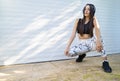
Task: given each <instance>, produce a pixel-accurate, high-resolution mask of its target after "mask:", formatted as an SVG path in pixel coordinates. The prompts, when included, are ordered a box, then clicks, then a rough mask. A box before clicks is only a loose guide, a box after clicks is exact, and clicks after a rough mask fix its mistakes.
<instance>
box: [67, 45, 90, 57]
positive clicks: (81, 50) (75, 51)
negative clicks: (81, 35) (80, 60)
mask: <svg viewBox="0 0 120 81" xmlns="http://www.w3.org/2000/svg"><path fill="white" fill-rule="evenodd" d="M88 51H89V49H88V46H87V45H85V44H84V43H83V44H81V43H80V44H79V45H77V46H73V47H72V48H71V49H70V51H69V56H71V57H73V56H77V55H83V54H85V53H87V52H88Z"/></svg>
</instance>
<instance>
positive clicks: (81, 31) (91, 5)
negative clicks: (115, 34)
mask: <svg viewBox="0 0 120 81" xmlns="http://www.w3.org/2000/svg"><path fill="white" fill-rule="evenodd" d="M87 5H89V6H90V21H89V22H90V23H89V30H90V35H91V37H92V36H93V27H94V25H93V17H94V14H95V10H96V9H95V6H94V5H93V4H86V6H87ZM86 6H85V7H84V8H83V18H82V19H79V22H78V25H77V26H78V27H77V31H78V32H79V33H80V35H81V36H82V35H83V28H84V23H85V16H84V13H85V8H86Z"/></svg>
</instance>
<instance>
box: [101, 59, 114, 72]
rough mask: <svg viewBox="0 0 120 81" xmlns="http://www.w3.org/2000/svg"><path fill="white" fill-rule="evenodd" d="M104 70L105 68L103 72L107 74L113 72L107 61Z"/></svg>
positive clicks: (104, 63)
mask: <svg viewBox="0 0 120 81" xmlns="http://www.w3.org/2000/svg"><path fill="white" fill-rule="evenodd" d="M102 68H103V70H104V71H105V72H107V73H111V72H112V69H111V67H110V66H109V62H107V61H104V62H103V65H102Z"/></svg>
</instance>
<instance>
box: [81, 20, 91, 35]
mask: <svg viewBox="0 0 120 81" xmlns="http://www.w3.org/2000/svg"><path fill="white" fill-rule="evenodd" d="M89 23H90V21H89V22H87V23H86V24H84V28H83V34H90V29H89Z"/></svg>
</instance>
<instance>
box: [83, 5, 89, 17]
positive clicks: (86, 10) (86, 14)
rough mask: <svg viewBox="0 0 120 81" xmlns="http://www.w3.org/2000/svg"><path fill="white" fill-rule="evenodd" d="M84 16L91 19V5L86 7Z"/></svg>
mask: <svg viewBox="0 0 120 81" xmlns="http://www.w3.org/2000/svg"><path fill="white" fill-rule="evenodd" d="M84 16H85V17H89V16H90V6H89V5H86V6H85V11H84Z"/></svg>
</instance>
